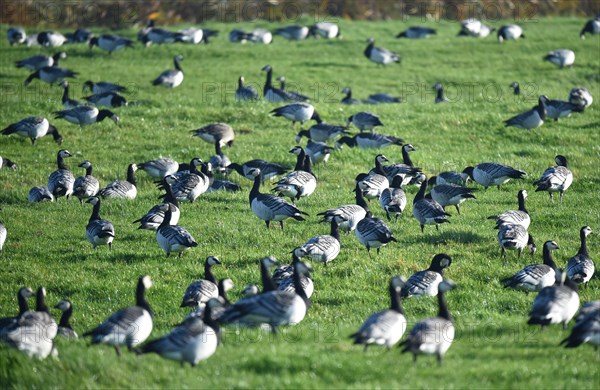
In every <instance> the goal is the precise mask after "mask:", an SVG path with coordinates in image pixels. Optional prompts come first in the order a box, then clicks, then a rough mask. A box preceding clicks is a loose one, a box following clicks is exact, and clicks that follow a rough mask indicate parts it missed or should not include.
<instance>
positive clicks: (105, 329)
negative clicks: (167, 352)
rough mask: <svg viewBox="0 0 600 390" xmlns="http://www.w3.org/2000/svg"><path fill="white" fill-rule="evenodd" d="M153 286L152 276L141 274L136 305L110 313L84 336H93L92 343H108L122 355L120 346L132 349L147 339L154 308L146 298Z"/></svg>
mask: <svg viewBox="0 0 600 390" xmlns="http://www.w3.org/2000/svg"><path fill="white" fill-rule="evenodd" d="M150 287H152V279H150V276H147V275H146V276H140V278H139V279H138V284H137V288H136V294H135V295H136V303H135V306H129V307H126V308H124V309H121V310H119V311H117V312H115V313H113V314H111V315H110V317H108V318H107V319H106V320H105V321H104V322H103V323H101V324H100V325H99V326H98V327H96V328H94V329H92V330H90V331H87V332H85V333H84V334H83V336H84V337H87V336H89V337H91V338H92V344H100V343H102V344H108V345H112V346H113V347H114V348H115V351H116V352H117V355H118V356H121V349H120V347H121V346H123V345H126V346H127V348H128V349H129V350H130V351H131V350H133V348H135V347H136V346H137V345H138V344H140V343H143V342H144V341H146V339H147V338H148V336H150V333H151V332H152V325H153V317H154V314H153V313H152V308H151V307H150V304H149V303H148V300H147V299H146V290H147V289H149V288H150Z"/></svg>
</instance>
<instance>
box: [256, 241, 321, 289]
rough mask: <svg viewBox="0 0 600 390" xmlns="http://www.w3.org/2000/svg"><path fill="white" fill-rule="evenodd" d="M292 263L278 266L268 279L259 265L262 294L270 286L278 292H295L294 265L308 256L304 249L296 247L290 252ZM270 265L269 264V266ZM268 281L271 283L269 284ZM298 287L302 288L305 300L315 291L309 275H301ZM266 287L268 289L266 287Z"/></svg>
mask: <svg viewBox="0 0 600 390" xmlns="http://www.w3.org/2000/svg"><path fill="white" fill-rule="evenodd" d="M291 254H292V263H291V264H283V265H278V267H277V268H276V269H275V271H273V276H272V277H269V275H268V274H267V275H266V276H265V275H264V273H263V270H264V267H263V266H262V265H261V276H262V279H263V291H262V292H263V293H264V292H266V291H271V287H272V285H274V286H275V289H277V290H279V291H288V292H294V291H295V289H296V288H295V283H294V264H296V263H297V262H299V261H300V259H301V258H303V257H306V256H308V253H307V252H306V250H305V249H304V247H296V248H294V249H293V250H292V252H291ZM270 265H271V264H270V263H269V266H270ZM269 279H270V280H271V282H272V283H273V284H272V285H271V282H269ZM300 285H301V286H302V290H304V293H305V294H306V297H307V298H310V297H311V296H312V294H313V292H314V291H315V285H314V283H313V281H312V279H311V278H310V275H301V276H300ZM267 286H268V287H267Z"/></svg>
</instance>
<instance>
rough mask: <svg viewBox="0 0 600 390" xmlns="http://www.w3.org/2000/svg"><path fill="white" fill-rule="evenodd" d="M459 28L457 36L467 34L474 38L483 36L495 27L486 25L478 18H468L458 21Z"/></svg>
mask: <svg viewBox="0 0 600 390" xmlns="http://www.w3.org/2000/svg"><path fill="white" fill-rule="evenodd" d="M460 25H461V28H460V32H459V33H458V36H468V37H475V38H485V37H487V36H488V35H490V34H491V33H492V32H494V31H495V30H496V29H495V28H493V27H489V26H486V25H485V24H483V23H481V21H480V20H477V19H474V18H470V19H466V20H463V21H461V22H460Z"/></svg>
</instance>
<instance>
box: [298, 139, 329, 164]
mask: <svg viewBox="0 0 600 390" xmlns="http://www.w3.org/2000/svg"><path fill="white" fill-rule="evenodd" d="M304 151H305V152H306V155H307V156H308V157H309V158H310V161H311V162H312V163H313V164H319V163H327V161H328V160H329V156H331V152H332V148H331V147H330V146H329V145H327V144H326V143H325V142H315V141H308V143H307V144H306V147H305V148H304Z"/></svg>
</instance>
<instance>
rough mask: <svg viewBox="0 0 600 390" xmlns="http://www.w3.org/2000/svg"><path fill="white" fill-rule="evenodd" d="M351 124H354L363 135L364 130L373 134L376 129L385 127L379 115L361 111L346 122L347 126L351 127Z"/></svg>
mask: <svg viewBox="0 0 600 390" xmlns="http://www.w3.org/2000/svg"><path fill="white" fill-rule="evenodd" d="M351 123H352V124H354V126H356V128H357V129H359V130H360V131H361V133H362V132H363V131H364V130H370V131H371V133H372V132H373V129H374V128H375V127H377V126H383V123H381V120H380V119H379V117H378V116H377V115H375V114H373V113H372V112H367V111H361V112H359V113H356V114H354V115H352V116H350V117H348V119H347V120H346V126H350V124H351Z"/></svg>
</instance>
